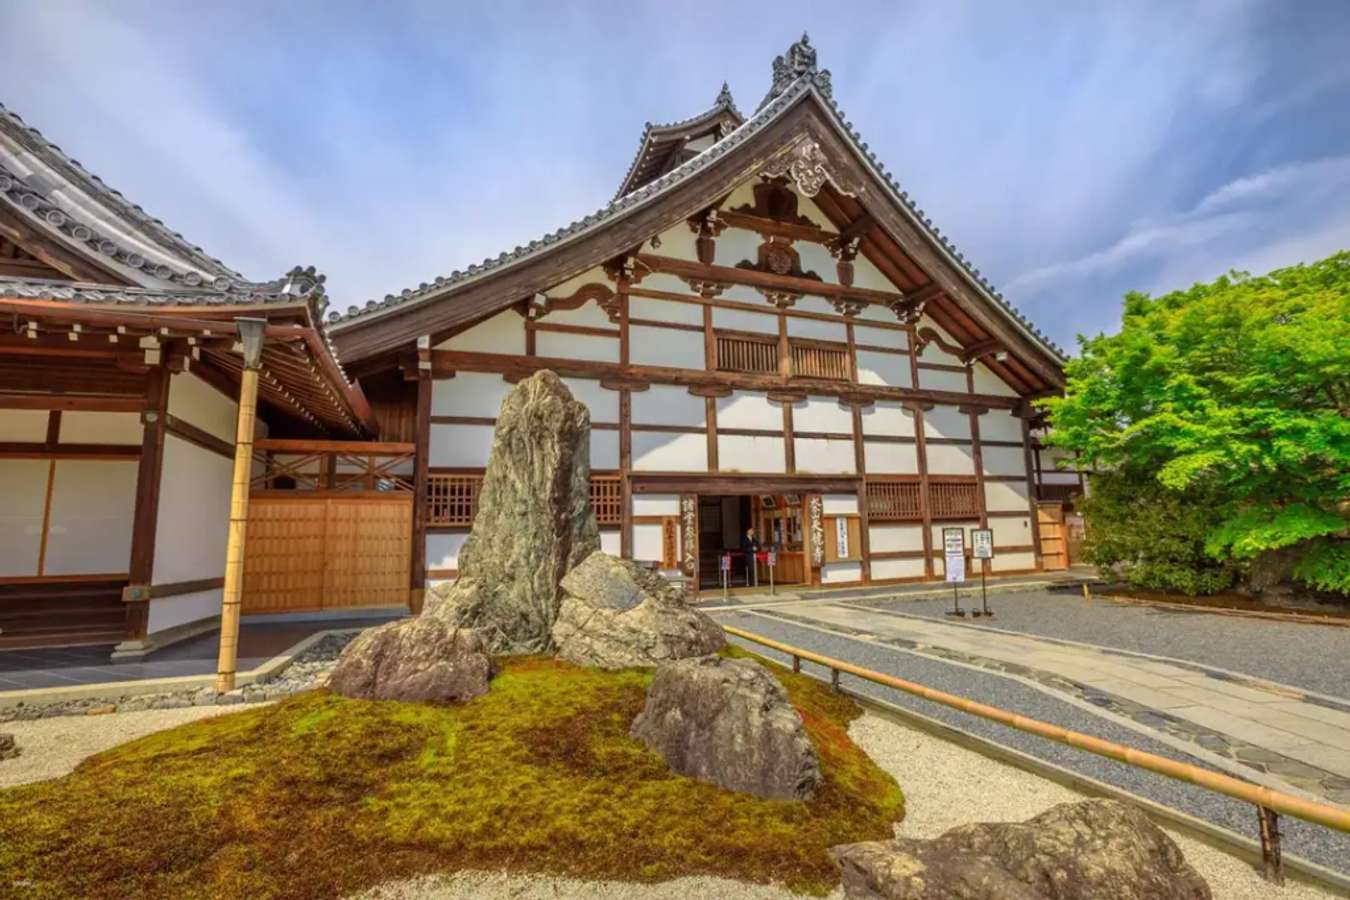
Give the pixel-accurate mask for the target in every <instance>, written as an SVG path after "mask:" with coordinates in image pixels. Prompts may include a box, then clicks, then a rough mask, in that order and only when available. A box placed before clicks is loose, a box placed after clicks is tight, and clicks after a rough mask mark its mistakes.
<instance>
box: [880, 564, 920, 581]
mask: <svg viewBox="0 0 1350 900" xmlns="http://www.w3.org/2000/svg"><path fill="white" fill-rule="evenodd" d="M923 576H924V571H923V560H921V559H874V560H872V580H873V581H885V580H886V579H889V578H922V577H923Z"/></svg>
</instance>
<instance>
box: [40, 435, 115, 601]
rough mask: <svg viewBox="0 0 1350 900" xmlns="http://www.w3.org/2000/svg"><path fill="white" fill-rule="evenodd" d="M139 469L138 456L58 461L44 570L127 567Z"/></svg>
mask: <svg viewBox="0 0 1350 900" xmlns="http://www.w3.org/2000/svg"><path fill="white" fill-rule="evenodd" d="M136 471H137V464H136V462H135V461H133V460H116V461H112V460H68V459H62V460H58V461H57V463H56V479H55V484H54V486H53V488H52V508H51V516H50V518H49V519H48V526H47V560H46V566H45V567H44V570H43V571H44V574H47V575H93V574H101V573H104V572H119V573H120V572H125V571H127V565H128V563H129V562H130V559H131V521H132V516H133V514H134V511H135V505H136Z"/></svg>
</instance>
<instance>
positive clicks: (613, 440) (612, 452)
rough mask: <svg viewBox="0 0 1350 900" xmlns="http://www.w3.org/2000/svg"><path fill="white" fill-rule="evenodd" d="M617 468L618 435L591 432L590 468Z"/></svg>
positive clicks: (615, 433)
mask: <svg viewBox="0 0 1350 900" xmlns="http://www.w3.org/2000/svg"><path fill="white" fill-rule="evenodd" d="M618 467H619V433H618V432H617V431H609V430H602V431H596V430H594V429H592V430H591V468H592V469H595V470H600V469H617V468H618Z"/></svg>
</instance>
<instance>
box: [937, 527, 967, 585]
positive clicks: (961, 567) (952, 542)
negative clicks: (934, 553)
mask: <svg viewBox="0 0 1350 900" xmlns="http://www.w3.org/2000/svg"><path fill="white" fill-rule="evenodd" d="M942 557H943V562H944V563H945V565H944V568H945V569H946V571H947V580H948V581H952V582H956V581H965V580H966V530H965V529H964V528H944V529H942Z"/></svg>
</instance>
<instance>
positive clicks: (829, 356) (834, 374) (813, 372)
mask: <svg viewBox="0 0 1350 900" xmlns="http://www.w3.org/2000/svg"><path fill="white" fill-rule="evenodd" d="M791 350H792V374H793V375H799V376H801V377H803V378H830V379H833V380H835V381H848V380H850V378H851V377H852V374H853V373H852V372H851V371H850V370H849V364H848V348H847V347H846V346H843V345H839V346H834V345H831V344H824V343H820V342H817V341H795V340H794V341H792V342H791Z"/></svg>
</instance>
